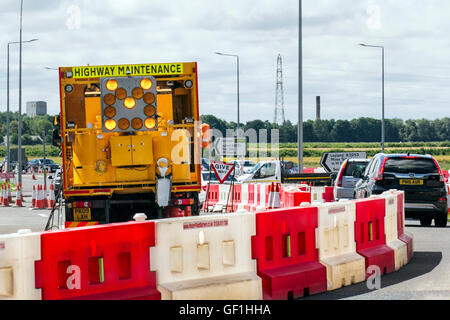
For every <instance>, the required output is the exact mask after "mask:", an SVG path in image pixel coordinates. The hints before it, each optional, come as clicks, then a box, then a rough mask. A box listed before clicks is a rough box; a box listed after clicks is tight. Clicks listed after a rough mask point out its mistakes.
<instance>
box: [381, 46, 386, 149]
mask: <svg viewBox="0 0 450 320" xmlns="http://www.w3.org/2000/svg"><path fill="white" fill-rule="evenodd" d="M381 49H382V58H381V59H382V68H383V70H382V71H383V72H382V77H383V79H382V86H383V89H382V91H383V93H382V96H383V98H382V100H383V101H382V112H381V113H382V115H381V119H382V120H381V152H383V153H384V143H385V132H384V129H385V128H384V47H382V48H381Z"/></svg>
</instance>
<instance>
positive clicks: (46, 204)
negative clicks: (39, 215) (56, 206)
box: [42, 184, 48, 208]
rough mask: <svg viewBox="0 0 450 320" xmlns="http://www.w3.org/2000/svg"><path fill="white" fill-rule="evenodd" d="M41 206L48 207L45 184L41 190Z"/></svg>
mask: <svg viewBox="0 0 450 320" xmlns="http://www.w3.org/2000/svg"><path fill="white" fill-rule="evenodd" d="M42 208H48V197H47V186H46V185H45V184H44V189H43V190H42Z"/></svg>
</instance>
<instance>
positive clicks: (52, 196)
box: [48, 183, 56, 209]
mask: <svg viewBox="0 0 450 320" xmlns="http://www.w3.org/2000/svg"><path fill="white" fill-rule="evenodd" d="M55 202H56V199H55V187H54V184H53V183H52V184H51V185H50V194H49V195H48V208H49V209H53V206H54V205H55Z"/></svg>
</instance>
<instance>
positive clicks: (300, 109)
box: [297, 0, 303, 173]
mask: <svg viewBox="0 0 450 320" xmlns="http://www.w3.org/2000/svg"><path fill="white" fill-rule="evenodd" d="M298 11H299V13H298V15H299V23H298V129H297V131H298V138H297V158H298V169H299V173H303V33H302V19H303V15H302V0H299V1H298Z"/></svg>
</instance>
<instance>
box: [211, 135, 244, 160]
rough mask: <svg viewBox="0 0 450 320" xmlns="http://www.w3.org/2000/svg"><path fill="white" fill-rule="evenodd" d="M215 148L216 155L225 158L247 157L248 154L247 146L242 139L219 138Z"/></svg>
mask: <svg viewBox="0 0 450 320" xmlns="http://www.w3.org/2000/svg"><path fill="white" fill-rule="evenodd" d="M214 147H215V150H216V153H217V154H218V155H221V156H223V157H245V155H246V154H247V144H246V142H245V141H242V139H241V140H239V141H238V140H236V138H217V140H216V143H215V145H214Z"/></svg>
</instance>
